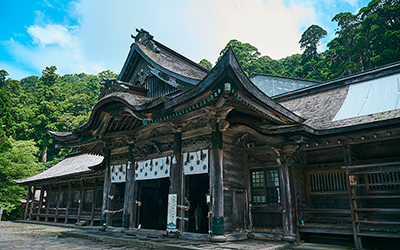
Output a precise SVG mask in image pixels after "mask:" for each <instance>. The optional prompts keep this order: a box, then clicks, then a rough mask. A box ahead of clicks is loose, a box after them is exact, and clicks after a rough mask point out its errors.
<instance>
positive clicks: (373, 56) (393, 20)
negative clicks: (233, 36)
mask: <svg viewBox="0 0 400 250" xmlns="http://www.w3.org/2000/svg"><path fill="white" fill-rule="evenodd" d="M399 13H400V1H399V0H372V1H371V2H370V3H369V4H368V5H367V6H366V7H364V8H361V9H360V11H359V12H358V13H357V14H354V15H353V14H352V13H348V12H345V13H338V14H337V15H335V16H334V17H333V19H332V21H333V22H337V24H338V27H339V28H338V29H337V30H336V35H337V36H336V37H335V38H334V39H333V40H331V41H330V42H329V43H328V44H327V45H328V49H327V50H326V51H324V52H322V53H318V51H317V48H318V46H319V44H320V40H321V39H322V38H324V37H325V36H326V35H327V32H326V31H325V30H324V29H323V28H321V27H319V26H318V25H311V26H310V27H308V28H307V29H306V30H305V31H304V33H303V34H302V36H301V39H300V41H299V43H300V47H301V48H302V49H304V53H303V54H301V55H300V54H295V55H292V56H288V57H286V58H283V59H280V60H273V59H271V58H269V57H268V56H261V55H260V53H259V52H258V49H257V48H256V47H254V46H253V45H251V44H249V43H242V42H240V41H237V40H231V41H229V42H228V44H227V45H226V46H225V48H224V49H222V50H221V52H220V57H219V59H218V61H219V60H220V59H221V57H222V55H223V54H224V53H225V52H226V51H227V49H228V48H229V47H232V49H233V51H234V52H235V54H236V57H237V59H238V61H239V63H240V64H241V66H242V68H243V70H244V71H245V73H246V74H247V75H248V76H249V75H251V74H252V73H267V74H276V75H285V76H291V77H297V78H306V79H314V80H320V81H326V80H330V79H334V78H338V77H342V76H345V75H349V74H354V73H357V72H360V71H364V70H368V69H372V68H376V67H380V66H383V65H385V64H389V63H393V62H397V61H400V15H399Z"/></svg>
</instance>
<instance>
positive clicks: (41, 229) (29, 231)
mask: <svg viewBox="0 0 400 250" xmlns="http://www.w3.org/2000/svg"><path fill="white" fill-rule="evenodd" d="M73 230H76V229H71V228H63V227H54V226H44V225H35V224H27V223H13V222H9V221H0V249H137V248H128V247H121V246H117V245H111V244H104V243H101V242H95V241H91V240H86V239H78V238H69V237H68V238H62V237H58V236H59V235H60V233H61V232H62V231H73Z"/></svg>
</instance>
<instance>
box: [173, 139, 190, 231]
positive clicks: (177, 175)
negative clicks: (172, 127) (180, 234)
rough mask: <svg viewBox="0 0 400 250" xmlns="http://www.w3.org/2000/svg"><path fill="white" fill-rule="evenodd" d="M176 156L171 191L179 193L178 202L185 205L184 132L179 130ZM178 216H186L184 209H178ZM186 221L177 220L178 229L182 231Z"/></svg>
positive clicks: (175, 146)
mask: <svg viewBox="0 0 400 250" xmlns="http://www.w3.org/2000/svg"><path fill="white" fill-rule="evenodd" d="M173 147H174V156H175V158H176V163H175V164H173V163H172V162H171V163H170V164H171V177H170V178H171V179H170V180H171V181H170V188H169V189H170V193H172V194H177V199H178V200H177V204H178V205H181V206H183V205H184V190H185V189H184V173H183V164H182V132H177V133H175V134H174V144H173ZM171 161H172V159H171ZM177 216H178V217H181V218H185V217H186V216H185V211H184V209H181V208H180V209H178V211H177ZM184 228H185V221H184V220H178V221H177V229H179V230H180V231H184Z"/></svg>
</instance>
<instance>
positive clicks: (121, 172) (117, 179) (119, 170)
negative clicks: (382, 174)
mask: <svg viewBox="0 0 400 250" xmlns="http://www.w3.org/2000/svg"><path fill="white" fill-rule="evenodd" d="M110 170H111V175H110V176H111V183H121V182H125V181H126V164H121V165H112V166H110Z"/></svg>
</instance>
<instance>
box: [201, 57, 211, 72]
mask: <svg viewBox="0 0 400 250" xmlns="http://www.w3.org/2000/svg"><path fill="white" fill-rule="evenodd" d="M199 65H200V66H202V67H203V68H206V69H208V70H211V69H212V64H211V62H210V61H208V60H207V59H201V61H200V62H199Z"/></svg>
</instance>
